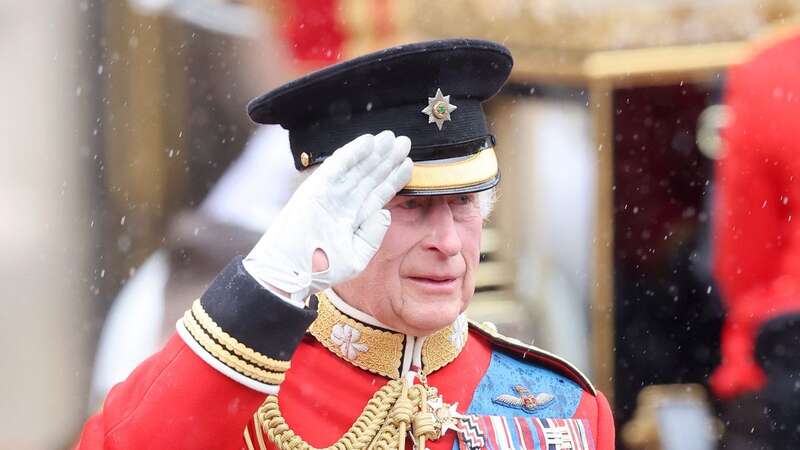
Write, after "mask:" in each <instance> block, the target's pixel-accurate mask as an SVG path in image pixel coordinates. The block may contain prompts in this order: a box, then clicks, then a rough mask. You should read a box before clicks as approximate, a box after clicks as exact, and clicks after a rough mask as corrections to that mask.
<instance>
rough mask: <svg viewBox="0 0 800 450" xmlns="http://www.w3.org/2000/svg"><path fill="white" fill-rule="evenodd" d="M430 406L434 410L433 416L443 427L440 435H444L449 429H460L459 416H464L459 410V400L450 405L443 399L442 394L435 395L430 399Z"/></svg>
mask: <svg viewBox="0 0 800 450" xmlns="http://www.w3.org/2000/svg"><path fill="white" fill-rule="evenodd" d="M428 406H429V407H430V408H431V411H433V416H434V418H435V419H436V422H437V423H438V425H439V426H440V427H441V429H440V431H439V433H438V435H439V436H444V434H445V433H447V431H448V430H454V431H456V432H457V431H458V423H457V420H456V419H458V418H460V417H462V416H461V414H460V413H459V412H458V411H457V408H458V402H455V403H453V404H452V405H448V404H447V403H445V402H444V401H443V400H442V396H441V395H439V396H437V397H433V398H431V399H429V400H428Z"/></svg>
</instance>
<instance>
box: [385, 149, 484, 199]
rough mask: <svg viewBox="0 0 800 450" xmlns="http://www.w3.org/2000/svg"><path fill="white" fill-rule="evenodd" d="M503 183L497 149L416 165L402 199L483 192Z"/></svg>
mask: <svg viewBox="0 0 800 450" xmlns="http://www.w3.org/2000/svg"><path fill="white" fill-rule="evenodd" d="M499 181H500V171H499V169H498V167H497V156H496V155H495V152H494V148H486V149H484V150H482V151H480V152H478V153H475V154H473V155H470V156H469V157H467V158H464V159H460V160H457V161H453V160H447V161H443V162H436V161H425V162H424V163H423V162H418V163H414V169H413V171H412V173H411V181H410V182H409V183H408V184H407V185H406V186H405V187H404V188H403V189H402V190H401V191H400V192H398V195H448V194H462V193H469V192H479V191H484V190H486V189H490V188H492V187H494V186H495V185H497V183H498V182H499Z"/></svg>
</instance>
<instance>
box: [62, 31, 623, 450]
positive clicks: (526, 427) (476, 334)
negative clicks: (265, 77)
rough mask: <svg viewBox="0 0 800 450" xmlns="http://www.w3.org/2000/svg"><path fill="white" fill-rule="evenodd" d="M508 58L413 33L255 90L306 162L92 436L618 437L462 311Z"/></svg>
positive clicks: (244, 443) (93, 442) (490, 49)
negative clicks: (291, 189) (495, 99)
mask: <svg viewBox="0 0 800 450" xmlns="http://www.w3.org/2000/svg"><path fill="white" fill-rule="evenodd" d="M511 66H512V59H511V55H510V53H509V51H508V50H507V49H505V48H504V47H502V46H501V45H499V44H496V43H492V42H487V41H478V40H468V39H453V40H445V41H433V42H424V43H417V44H409V45H405V46H399V47H394V48H390V49H386V50H383V51H380V52H376V53H373V54H369V55H365V56H362V57H359V58H356V59H354V60H351V61H346V62H344V63H340V64H337V65H334V66H331V67H329V68H327V69H323V70H321V71H318V72H315V73H312V74H310V75H308V76H306V77H303V78H301V79H298V80H295V81H293V82H291V83H288V84H286V85H284V86H281V87H279V88H277V89H275V90H274V91H272V92H270V93H267V94H265V95H264V96H261V97H259V98H258V99H256V100H254V101H253V102H251V104H250V105H249V107H248V111H249V113H250V117H251V118H252V119H253V120H254V121H256V122H258V123H278V124H280V125H281V126H284V127H285V128H287V129H288V130H289V140H290V144H291V151H292V156H293V160H294V163H295V167H296V168H297V169H298V170H300V171H308V172H311V173H310V175H309V176H308V177H307V179H306V180H305V181H304V182H303V183H302V184H301V185H300V187H299V188H298V189H297V191H296V192H295V194H294V195H293V196H292V198H291V199H290V200H289V202H288V203H287V205H286V207H285V208H284V209H283V210H282V211H281V213H280V214H279V215H278V217H277V218H276V220H275V222H274V223H273V224H272V225H271V227H270V229H269V230H268V231H267V232H266V233H265V234H264V236H262V238H261V240H260V241H259V243H258V244H256V246H255V247H254V248H253V250H252V251H251V252H250V253H249V254H248V256H247V257H245V258H235V259H234V260H233V261H232V262H231V263H230V264H229V265H228V267H226V268H225V269H224V270H223V271H222V272H221V273H220V274H219V276H218V277H217V278H216V279H215V281H214V282H213V283H212V285H211V286H210V287H209V289H208V290H207V291H206V292H205V293H204V294H203V296H202V297H201V298H200V299H198V300H197V301H195V303H194V304H193V305H192V307H191V309H190V310H189V311H187V312H186V313H185V315H184V316H183V318H182V319H181V320H180V321H179V322H178V324H177V331H178V334H177V335H176V336H173V337H172V338H171V340H170V341H169V343H168V344H167V346H166V347H165V348H164V349H163V350H162V351H161V352H159V353H157V354H156V355H154V356H153V357H151V358H150V359H148V360H147V361H145V362H144V363H143V364H142V365H141V366H140V367H138V368H137V369H136V370H135V371H134V372H133V373H132V374H131V376H130V377H129V378H128V379H127V380H126V381H125V382H123V383H121V384H119V385H117V386H116V387H115V388H113V389H112V390H111V392H110V393H109V395H108V397H107V399H106V401H105V404H104V407H103V410H102V411H101V412H100V413H98V414H97V415H95V416H93V417H92V418H90V419H89V421H88V422H87V423H86V425H85V427H84V430H83V433H82V435H81V439H80V441H79V443H78V444H77V448H78V449H80V450H89V449H99V448H105V449H137V450H140V449H165V448H169V449H239V448H247V449H255V448H259V449H266V448H270V449H273V448H280V449H290V448H291V449H294V448H297V449H306V448H312V446H313V447H325V446H331V445H336V448H341V449H350V448H352V449H359V448H368V447H369V448H420V449H422V448H430V449H431V450H443V449H451V448H454V446H458V448H462V449H481V448H498V449H510V448H530V449H533V448H536V449H547V450H550V449H553V448H558V449H564V448H570V449H573V450H579V449H595V450H612V449H613V448H614V424H613V418H612V417H611V413H610V409H609V406H608V403H607V402H606V400H605V398H604V396H603V395H602V394H601V393H599V392H597V391H596V390H595V389H594V388H593V387H592V385H591V383H590V382H589V381H588V380H587V379H586V378H585V377H583V375H581V374H580V372H579V371H577V370H576V369H575V368H574V367H572V366H571V365H570V364H569V363H567V362H566V361H564V360H562V359H560V358H558V357H556V356H554V355H552V354H549V353H547V352H545V351H543V350H540V349H537V348H535V347H531V346H527V345H525V344H523V343H521V342H519V341H516V340H514V339H510V338H505V337H503V336H501V335H499V334H497V332H496V331H495V330H493V329H492V328H491V327H490V326H488V325H478V324H474V323H469V322H468V321H467V320H466V318H465V317H464V315H463V311H464V310H465V309H466V306H467V304H468V303H469V301H470V300H471V298H472V295H473V293H474V288H475V271H476V268H477V265H478V262H479V255H480V231H481V228H482V226H483V220H484V219H485V217H486V215H487V214H488V210H489V209H490V203H491V198H492V191H493V189H494V188H495V186H496V185H497V183H498V182H499V180H500V174H499V171H498V169H497V159H496V156H495V149H494V144H495V140H494V137H493V136H492V135H491V134H490V133H489V130H488V126H487V124H486V119H485V117H484V114H483V110H482V106H481V104H482V102H484V101H486V100H488V99H489V98H491V97H492V96H493V95H494V94H496V93H497V92H498V91H499V89H500V88H501V87H502V85H503V84H504V83H505V81H506V79H507V78H508V76H509V73H510V71H511ZM387 128H388V129H389V130H392V131H389V130H387ZM381 130H384V131H381ZM373 133H374V134H375V135H373ZM311 169H315V170H311ZM265 182H266V181H265Z"/></svg>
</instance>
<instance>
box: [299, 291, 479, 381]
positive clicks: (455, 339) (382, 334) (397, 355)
mask: <svg viewBox="0 0 800 450" xmlns="http://www.w3.org/2000/svg"><path fill="white" fill-rule="evenodd" d="M328 295H331V296H334V295H336V294H335V293H325V292H320V293H318V294H316V297H317V300H318V302H319V305H318V312H319V315H318V316H317V319H316V320H315V321H314V322H313V323H312V324H311V327H309V329H308V331H309V332H310V333H311V334H312V335H313V336H314V337H315V338H316V339H317V340H318V341H319V342H320V343H321V344H322V345H323V346H325V348H327V349H328V350H330V351H331V352H333V353H334V354H336V355H337V356H339V357H340V358H342V359H344V360H345V361H348V362H350V363H351V364H353V365H354V366H356V367H360V368H361V369H364V370H368V371H370V372H373V373H376V374H378V375H382V376H384V377H387V378H392V379H396V378H399V377H400V370H401V367H402V366H403V362H404V359H405V358H406V352H408V351H412V350H410V349H409V350H406V347H410V346H408V345H407V344H408V337H407V336H406V335H405V334H403V333H399V332H397V331H392V330H388V329H381V328H379V327H377V326H374V325H372V324H367V323H364V322H363V321H361V320H357V319H356V318H354V317H351V316H350V315H348V314H346V313H345V312H343V311H341V310H340V309H339V308H337V307H336V306H335V305H334V304H333V303H332V302H331V300H330V299H329V297H328ZM468 328H469V327H468V326H467V320H466V318H465V317H464V316H463V315H461V316H459V317H458V319H457V320H456V321H455V322H454V323H453V324H452V325H450V326H447V327H445V328H442V329H441V330H439V331H437V332H435V333H433V334H432V335H430V336H427V337H425V338H419V339H424V340H423V342H422V350H421V352H420V353H421V362H422V367H421V368H420V369H421V372H422V373H423V374H425V375H429V374H431V373H433V372H434V371H436V370H438V369H441V368H442V367H444V366H446V365H447V364H449V363H450V362H451V361H453V360H454V359H456V357H457V356H458V355H459V354H460V353H461V350H462V349H463V348H464V345H465V344H466V342H467V333H468ZM407 357H411V355H408V356H407Z"/></svg>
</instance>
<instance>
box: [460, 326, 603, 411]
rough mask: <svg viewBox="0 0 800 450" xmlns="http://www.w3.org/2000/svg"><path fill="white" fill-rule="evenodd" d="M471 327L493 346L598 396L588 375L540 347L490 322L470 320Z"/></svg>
mask: <svg viewBox="0 0 800 450" xmlns="http://www.w3.org/2000/svg"><path fill="white" fill-rule="evenodd" d="M469 327H470V329H472V330H475V331H476V332H477V333H478V334H480V335H482V336H484V337H485V338H486V339H487V340H489V342H491V343H492V344H494V345H497V346H498V347H501V348H503V349H505V350H509V351H511V352H512V353H513V354H514V355H516V356H518V357H520V358H522V359H523V360H526V361H531V362H536V363H538V364H541V365H543V366H545V367H547V368H548V369H551V370H553V371H554V372H557V373H559V374H561V375H564V376H566V377H567V378H569V379H570V380H572V381H574V382H576V383H577V384H578V385H579V386H580V387H581V388H583V389H584V390H586V391H588V392H589V393H591V394H592V395H597V392H596V391H595V389H594V386H593V385H592V382H591V381H589V379H588V378H587V377H586V375H584V374H583V373H582V372H581V371H580V370H578V369H577V368H576V367H575V366H573V365H572V364H570V363H569V362H568V361H566V360H565V359H563V358H561V357H559V356H556V355H554V354H552V353H550V352H548V351H546V350H542V349H541V348H539V347H536V346H533V345H529V344H526V343H524V342H522V341H520V340H518V339H514V338H511V337H508V336H504V335H502V334H500V333H499V332H498V331H497V328H496V327H494V326H493V325H492V324H490V323H488V322H484V323H478V322H475V321H472V320H470V321H469Z"/></svg>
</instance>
